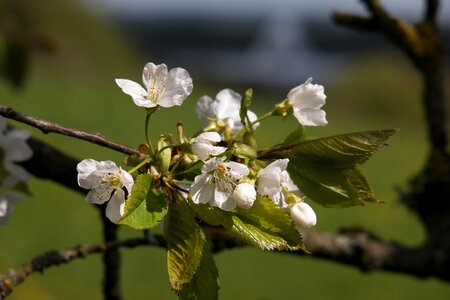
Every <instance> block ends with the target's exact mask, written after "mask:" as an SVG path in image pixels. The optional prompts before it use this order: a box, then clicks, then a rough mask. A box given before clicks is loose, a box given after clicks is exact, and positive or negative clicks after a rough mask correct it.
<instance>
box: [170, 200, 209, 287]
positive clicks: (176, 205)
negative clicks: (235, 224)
mask: <svg viewBox="0 0 450 300" xmlns="http://www.w3.org/2000/svg"><path fill="white" fill-rule="evenodd" d="M164 237H165V239H166V241H167V247H168V249H167V268H168V273H169V281H170V284H171V286H172V289H173V290H175V291H178V290H180V289H181V288H182V286H183V285H184V284H186V283H189V282H190V281H191V280H192V279H193V277H194V275H195V273H196V271H197V268H198V266H199V264H200V261H201V259H202V252H203V248H204V246H205V243H206V242H205V240H204V238H203V232H202V230H201V228H200V227H199V226H198V225H197V223H196V222H195V220H194V216H193V214H192V212H191V210H190V209H189V206H188V205H187V203H186V202H185V201H180V202H172V203H171V204H170V206H169V211H168V213H167V215H166V218H165V220H164Z"/></svg>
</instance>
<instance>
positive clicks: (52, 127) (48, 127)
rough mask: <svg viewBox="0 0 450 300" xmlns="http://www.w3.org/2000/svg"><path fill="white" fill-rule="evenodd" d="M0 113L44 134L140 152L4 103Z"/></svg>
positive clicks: (119, 150) (114, 148) (127, 152)
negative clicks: (54, 134) (19, 110)
mask: <svg viewBox="0 0 450 300" xmlns="http://www.w3.org/2000/svg"><path fill="white" fill-rule="evenodd" d="M0 115H1V116H4V117H5V118H8V119H12V120H15V121H18V122H21V123H25V124H27V125H30V126H33V127H35V128H37V129H39V130H41V131H42V132H43V133H44V134H47V133H51V132H53V133H58V134H62V135H67V136H70V137H74V138H76V139H80V140H85V141H88V142H91V143H94V144H97V145H100V146H102V147H106V148H109V149H112V150H116V151H118V152H122V153H124V154H139V153H140V152H139V151H138V150H137V149H134V148H130V147H128V146H125V145H122V144H119V143H116V142H113V141H110V140H108V139H106V138H105V137H103V136H102V135H100V134H95V133H89V132H85V131H81V130H78V129H73V128H67V127H64V126H61V125H59V124H56V123H52V122H49V121H46V120H42V119H39V118H35V117H32V116H28V115H24V114H22V113H20V112H17V111H15V110H14V109H12V108H11V107H7V106H4V105H0Z"/></svg>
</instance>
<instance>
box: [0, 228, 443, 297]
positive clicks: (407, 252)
mask: <svg viewBox="0 0 450 300" xmlns="http://www.w3.org/2000/svg"><path fill="white" fill-rule="evenodd" d="M204 230H205V234H206V236H207V239H208V241H209V242H210V244H211V250H212V251H213V252H214V253H218V252H221V251H223V250H226V249H232V248H237V247H244V246H247V245H246V244H245V243H243V242H242V241H240V240H239V239H236V238H234V237H232V236H230V235H229V234H228V233H227V232H225V230H223V229H220V228H210V227H205V228H204ZM303 238H304V241H305V244H306V245H307V246H308V248H309V250H310V251H311V252H312V254H311V256H312V257H317V258H323V259H329V260H332V261H337V262H341V263H344V264H348V265H353V266H357V267H359V268H360V269H361V270H364V271H372V270H384V271H394V272H400V273H407V274H411V275H415V276H418V277H428V276H435V277H438V278H440V279H444V280H447V281H448V280H450V270H448V269H446V268H445V266H444V265H443V264H441V260H442V257H443V256H445V253H441V252H439V251H436V250H433V249H429V248H425V247H420V248H409V247H404V246H401V245H399V244H397V243H393V242H386V241H382V240H380V239H378V238H377V237H375V236H373V235H371V234H369V233H367V232H364V231H347V232H343V233H341V234H332V233H326V232H317V231H307V232H304V233H303ZM137 246H153V247H161V248H165V247H166V242H165V240H164V238H163V237H162V236H161V235H151V234H150V235H147V238H133V239H126V240H114V241H109V242H104V243H100V244H94V245H82V246H76V247H73V248H68V249H65V250H53V251H49V252H47V253H45V254H43V255H40V256H37V257H35V258H34V259H32V260H31V262H28V263H25V264H23V265H21V266H20V267H18V268H15V269H10V270H9V271H8V272H7V273H6V274H5V275H3V276H0V299H4V298H5V297H6V296H8V295H9V294H10V293H12V291H13V289H14V287H15V286H17V285H18V284H20V283H22V282H23V281H25V280H26V278H27V277H28V276H29V275H31V274H32V273H35V272H40V273H43V272H44V270H45V269H47V268H50V267H52V266H57V265H61V264H65V263H68V262H71V261H73V260H74V259H77V258H83V257H86V256H88V255H90V254H95V253H104V252H107V251H112V250H116V251H117V250H118V249H119V248H120V247H124V248H134V247H137ZM285 253H287V254H290V255H298V256H309V255H308V254H305V253H304V252H303V251H298V252H285ZM105 287H106V286H105ZM110 297H114V295H110ZM107 299H113V298H107Z"/></svg>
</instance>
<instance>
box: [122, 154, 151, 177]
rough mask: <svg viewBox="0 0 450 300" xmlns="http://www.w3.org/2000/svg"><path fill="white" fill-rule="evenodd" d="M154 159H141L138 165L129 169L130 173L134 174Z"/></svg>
mask: <svg viewBox="0 0 450 300" xmlns="http://www.w3.org/2000/svg"><path fill="white" fill-rule="evenodd" d="M151 161H152V158H151V157H148V158H146V159H144V160H143V161H141V162H140V163H139V164H138V165H137V166H135V167H134V168H133V169H131V170H130V171H128V173H130V174H133V173H134V172H136V171H137V170H139V169H140V168H141V167H142V166H143V165H145V164H147V163H149V162H151Z"/></svg>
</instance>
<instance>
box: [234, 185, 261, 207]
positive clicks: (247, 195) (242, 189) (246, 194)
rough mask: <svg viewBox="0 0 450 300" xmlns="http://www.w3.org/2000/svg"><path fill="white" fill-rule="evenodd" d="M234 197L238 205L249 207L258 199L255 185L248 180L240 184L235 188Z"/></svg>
mask: <svg viewBox="0 0 450 300" xmlns="http://www.w3.org/2000/svg"><path fill="white" fill-rule="evenodd" d="M233 199H234V201H236V205H237V206H238V207H240V208H244V209H249V208H250V207H252V205H253V202H255V200H256V190H255V187H254V186H253V185H252V184H250V183H248V182H244V183H240V184H238V185H237V186H236V188H235V189H234V192H233Z"/></svg>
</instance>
